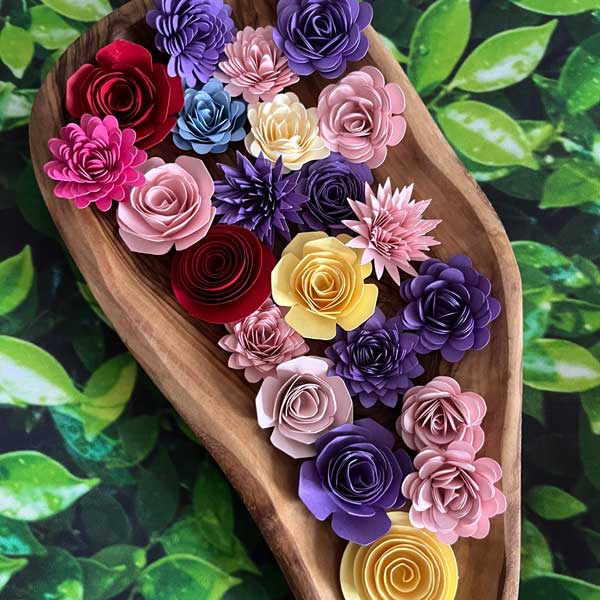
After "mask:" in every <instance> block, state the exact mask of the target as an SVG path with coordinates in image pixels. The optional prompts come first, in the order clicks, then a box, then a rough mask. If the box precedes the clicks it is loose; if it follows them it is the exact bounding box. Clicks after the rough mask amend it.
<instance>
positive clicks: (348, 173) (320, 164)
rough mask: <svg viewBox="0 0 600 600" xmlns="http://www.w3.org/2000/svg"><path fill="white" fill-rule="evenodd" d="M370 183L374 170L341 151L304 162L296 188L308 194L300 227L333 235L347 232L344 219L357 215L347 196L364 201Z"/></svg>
mask: <svg viewBox="0 0 600 600" xmlns="http://www.w3.org/2000/svg"><path fill="white" fill-rule="evenodd" d="M367 183H368V184H372V183H373V175H372V174H371V171H370V170H369V169H368V168H367V167H365V166H364V165H358V164H356V163H352V162H350V161H348V160H346V159H345V158H344V157H343V156H340V155H339V154H332V155H331V156H329V157H328V158H324V159H323V160H318V161H315V162H311V163H309V164H307V165H304V167H302V171H301V172H300V179H299V180H298V189H297V191H298V192H300V193H301V194H304V195H306V196H307V197H308V202H307V203H306V204H305V205H303V207H302V214H301V216H302V221H303V222H302V223H301V224H300V228H301V229H302V230H304V231H327V232H328V233H330V234H332V235H337V234H338V233H342V232H344V231H347V228H346V226H345V225H344V224H343V223H342V221H343V220H344V219H350V218H352V217H353V216H354V212H353V211H352V208H351V207H350V204H349V203H348V199H349V198H352V199H353V200H359V201H361V202H362V201H363V200H364V198H365V185H366V184H367Z"/></svg>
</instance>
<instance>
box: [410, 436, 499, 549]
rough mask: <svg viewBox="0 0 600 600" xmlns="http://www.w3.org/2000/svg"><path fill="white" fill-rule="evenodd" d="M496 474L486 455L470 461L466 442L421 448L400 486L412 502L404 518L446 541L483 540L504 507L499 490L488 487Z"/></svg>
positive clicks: (472, 456) (496, 467) (472, 455)
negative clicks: (408, 516)
mask: <svg viewBox="0 0 600 600" xmlns="http://www.w3.org/2000/svg"><path fill="white" fill-rule="evenodd" d="M501 477H502V469H501V468H500V465H499V464H498V463H497V462H496V461H495V460H492V459H491V458H478V459H475V450H474V449H473V446H471V445H470V444H467V443H466V442H452V443H451V444H450V445H449V446H448V448H447V449H446V450H441V449H439V448H433V447H428V448H425V450H423V451H422V452H420V453H419V454H417V457H416V458H415V472H414V473H411V474H410V475H408V476H407V477H406V479H405V480H404V483H403V484H402V493H403V494H404V495H405V496H406V497H407V498H408V499H409V500H411V501H412V506H411V507H410V512H409V515H410V522H411V523H412V524H413V525H414V526H415V527H419V528H421V529H427V530H429V531H432V532H433V533H435V534H436V535H437V536H438V538H439V539H440V540H441V541H442V542H445V543H447V544H454V542H456V540H458V538H459V537H472V538H476V539H483V538H484V537H486V536H487V534H488V533H489V531H490V519H491V518H492V517H495V516H496V515H499V514H501V513H503V512H504V511H505V510H506V498H505V496H504V494H503V493H502V492H501V491H500V490H499V489H498V488H496V487H494V484H495V483H496V482H497V481H499V480H500V479H501Z"/></svg>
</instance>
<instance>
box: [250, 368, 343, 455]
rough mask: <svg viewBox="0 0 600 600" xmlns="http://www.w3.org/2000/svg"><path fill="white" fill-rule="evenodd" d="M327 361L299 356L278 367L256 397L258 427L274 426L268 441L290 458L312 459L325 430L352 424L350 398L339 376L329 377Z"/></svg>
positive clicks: (265, 381) (264, 382)
mask: <svg viewBox="0 0 600 600" xmlns="http://www.w3.org/2000/svg"><path fill="white" fill-rule="evenodd" d="M328 368H329V361H327V360H325V359H323V358H318V357H316V356H301V357H300V358H295V359H294V360H290V361H288V362H285V363H283V364H281V365H279V366H278V367H277V369H276V371H275V374H274V376H270V377H267V378H266V379H265V380H264V381H263V384H262V386H261V388H260V391H259V392H258V396H256V414H257V417H258V424H259V426H260V427H262V428H263V429H268V428H270V427H274V429H273V433H272V434H271V442H272V444H273V445H274V446H275V447H276V448H279V450H281V451H282V452H285V453H286V454H288V455H289V456H291V457H292V458H308V457H309V456H314V455H315V454H316V451H315V442H316V441H317V440H318V439H319V438H320V437H321V436H322V435H323V434H325V433H326V432H327V431H330V430H332V429H334V428H335V427H339V426H340V425H344V424H347V423H352V399H351V398H350V394H349V393H348V390H347V389H346V385H345V384H344V382H343V381H342V380H341V379H340V378H339V377H328V376H327V369H328Z"/></svg>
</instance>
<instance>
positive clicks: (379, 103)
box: [318, 67, 406, 169]
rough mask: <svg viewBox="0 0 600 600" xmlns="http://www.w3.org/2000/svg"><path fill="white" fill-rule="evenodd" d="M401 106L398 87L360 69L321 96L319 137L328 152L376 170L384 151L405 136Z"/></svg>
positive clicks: (376, 71)
mask: <svg viewBox="0 0 600 600" xmlns="http://www.w3.org/2000/svg"><path fill="white" fill-rule="evenodd" d="M405 106H406V101H405V98H404V92H403V91H402V88H401V87H400V86H399V85H398V84H396V83H388V84H386V82H385V79H384V77H383V74H382V73H381V71H380V70H379V69H376V68H375V67H363V68H362V69H360V70H359V71H354V72H352V73H350V74H349V75H347V76H346V77H344V78H343V79H342V80H341V81H340V82H339V83H336V84H333V85H329V86H327V87H326V88H325V89H324V90H323V91H322V92H321V95H320V97H319V105H318V115H319V121H320V132H321V137H322V139H323V141H324V142H325V145H326V146H327V147H328V148H329V149H330V150H331V151H332V152H338V153H339V154H341V155H342V156H344V157H346V158H347V159H348V160H350V161H352V162H355V163H365V164H366V165H367V166H368V167H370V168H371V169H374V168H377V167H379V166H381V165H382V164H383V162H384V161H385V159H386V157H387V147H388V146H396V145H398V144H399V143H400V142H401V141H402V138H403V137H404V134H405V133H406V120H405V119H404V117H402V116H401V113H403V112H404V109H405Z"/></svg>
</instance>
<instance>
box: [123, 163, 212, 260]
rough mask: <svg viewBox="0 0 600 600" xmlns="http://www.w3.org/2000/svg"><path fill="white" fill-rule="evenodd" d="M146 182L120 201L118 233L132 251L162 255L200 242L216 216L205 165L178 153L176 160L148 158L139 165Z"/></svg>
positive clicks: (210, 179) (210, 183) (208, 175)
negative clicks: (166, 161)
mask: <svg viewBox="0 0 600 600" xmlns="http://www.w3.org/2000/svg"><path fill="white" fill-rule="evenodd" d="M140 171H142V172H143V173H144V174H145V176H146V183H145V184H144V185H142V186H140V187H136V188H133V189H132V190H131V194H130V197H129V202H123V203H121V204H120V205H119V210H118V211H117V222H118V223H119V234H120V235H121V237H122V238H123V241H124V242H125V244H126V245H127V247H128V248H129V249H130V250H131V251H132V252H141V253H143V254H166V253H167V252H169V250H170V249H171V248H172V247H173V246H175V249H176V250H185V249H186V248H189V247H190V246H193V245H194V244H195V243H196V242H197V241H199V240H201V239H202V238H203V237H204V236H205V235H206V234H207V232H208V230H209V228H210V226H211V223H212V222H213V219H214V217H215V209H214V208H213V206H212V203H211V198H212V195H213V194H214V191H215V186H214V183H213V180H212V178H211V176H210V174H209V172H208V170H207V168H206V166H205V165H204V163H203V162H202V161H201V160H199V159H197V158H192V157H190V156H180V157H179V158H178V159H177V160H176V161H175V162H174V163H166V164H165V161H164V160H163V159H162V158H158V157H156V158H151V159H149V160H148V161H146V162H145V163H144V164H143V165H142V166H141V167H140Z"/></svg>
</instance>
